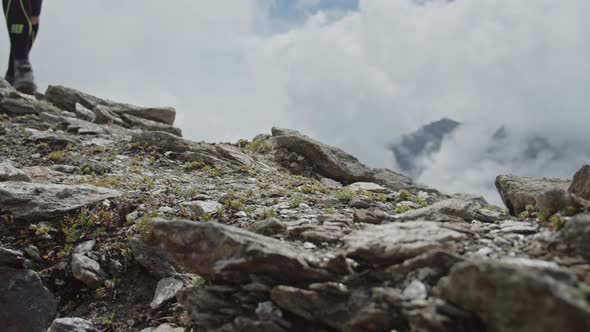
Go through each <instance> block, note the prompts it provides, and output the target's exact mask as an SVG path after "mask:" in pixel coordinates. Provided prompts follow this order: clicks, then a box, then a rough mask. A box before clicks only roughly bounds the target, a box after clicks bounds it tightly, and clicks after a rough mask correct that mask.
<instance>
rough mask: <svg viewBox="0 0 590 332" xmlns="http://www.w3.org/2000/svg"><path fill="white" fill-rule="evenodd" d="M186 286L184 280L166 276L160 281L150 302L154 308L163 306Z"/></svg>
mask: <svg viewBox="0 0 590 332" xmlns="http://www.w3.org/2000/svg"><path fill="white" fill-rule="evenodd" d="M183 286H184V284H183V282H182V281H180V280H178V279H174V278H164V279H162V280H160V281H159V282H158V286H156V293H155V294H154V299H153V300H152V302H151V303H150V307H151V308H152V309H157V308H159V307H161V306H162V305H163V304H164V303H166V302H167V301H170V300H172V299H173V298H174V297H176V293H178V291H179V290H181V289H182V287H183Z"/></svg>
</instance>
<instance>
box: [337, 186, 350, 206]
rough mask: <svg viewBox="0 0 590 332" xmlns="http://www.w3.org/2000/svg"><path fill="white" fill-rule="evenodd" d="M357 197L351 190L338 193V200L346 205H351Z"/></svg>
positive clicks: (342, 190)
mask: <svg viewBox="0 0 590 332" xmlns="http://www.w3.org/2000/svg"><path fill="white" fill-rule="evenodd" d="M354 197H355V193H354V192H352V191H351V190H349V189H341V190H340V191H338V193H336V198H337V199H338V200H339V201H342V202H344V203H349V202H350V201H351V200H352V199H353V198H354Z"/></svg>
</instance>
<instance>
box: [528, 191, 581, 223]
mask: <svg viewBox="0 0 590 332" xmlns="http://www.w3.org/2000/svg"><path fill="white" fill-rule="evenodd" d="M576 205H577V204H576V202H574V200H573V198H572V197H571V195H570V193H569V192H568V191H566V190H565V189H550V190H548V191H545V192H543V193H540V194H538V195H537V196H535V210H536V211H541V212H543V213H546V214H547V215H549V216H551V215H553V214H555V213H557V212H560V211H563V210H565V209H567V208H575V207H576Z"/></svg>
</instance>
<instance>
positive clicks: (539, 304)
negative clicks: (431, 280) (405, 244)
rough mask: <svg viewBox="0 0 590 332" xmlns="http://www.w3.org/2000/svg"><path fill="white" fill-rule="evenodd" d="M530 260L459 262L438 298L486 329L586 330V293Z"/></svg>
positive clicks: (589, 317)
mask: <svg viewBox="0 0 590 332" xmlns="http://www.w3.org/2000/svg"><path fill="white" fill-rule="evenodd" d="M532 262H534V261H532ZM532 262H531V263H527V264H522V262H516V263H515V262H502V261H492V260H485V261H471V262H465V263H460V264H457V265H456V266H455V267H454V268H453V269H452V271H451V274H450V275H449V276H448V277H446V278H443V279H442V280H441V282H440V283H439V285H438V288H439V291H440V293H441V295H442V296H443V298H445V299H447V300H448V301H451V302H452V303H455V304H456V305H458V306H460V307H462V308H464V309H466V310H469V311H472V312H474V313H476V314H477V315H478V316H479V317H481V319H482V320H483V322H484V323H485V325H486V328H487V331H489V332H553V331H560V332H578V331H590V307H589V305H588V302H587V300H586V299H587V296H588V292H587V291H586V290H582V289H579V288H577V287H576V286H575V285H573V284H571V283H570V282H567V281H565V280H568V279H569V278H554V274H555V276H561V274H560V273H558V271H557V270H554V271H553V274H552V273H548V272H551V271H550V270H547V268H546V267H544V266H539V267H537V265H546V264H536V263H532ZM543 263H546V262H543ZM562 279H563V280H562Z"/></svg>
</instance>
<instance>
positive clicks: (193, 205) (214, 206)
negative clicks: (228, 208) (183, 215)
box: [182, 201, 223, 217]
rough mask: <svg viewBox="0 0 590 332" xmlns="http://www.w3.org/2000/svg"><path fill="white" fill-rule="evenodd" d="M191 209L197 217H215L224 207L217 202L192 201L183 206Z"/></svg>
mask: <svg viewBox="0 0 590 332" xmlns="http://www.w3.org/2000/svg"><path fill="white" fill-rule="evenodd" d="M182 206H185V207H187V208H189V209H190V211H191V212H192V213H193V214H194V215H195V216H196V217H201V216H204V215H213V214H215V213H217V211H218V210H219V209H221V208H223V205H222V204H220V203H218V202H216V201H192V202H185V203H183V204H182Z"/></svg>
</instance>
